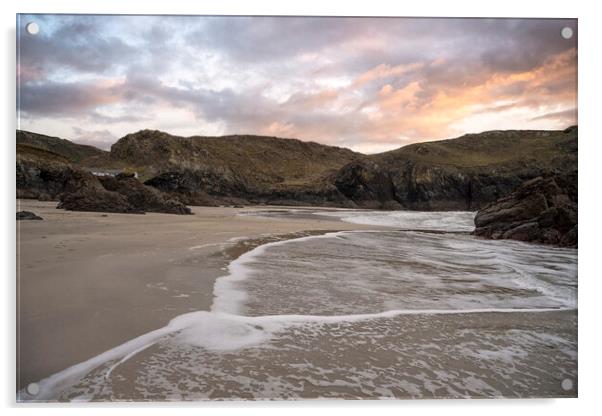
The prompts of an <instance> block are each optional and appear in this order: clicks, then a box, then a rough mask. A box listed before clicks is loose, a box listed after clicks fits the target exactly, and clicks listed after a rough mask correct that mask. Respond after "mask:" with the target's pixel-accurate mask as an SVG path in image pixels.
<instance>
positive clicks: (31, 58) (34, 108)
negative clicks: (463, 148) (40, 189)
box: [17, 15, 577, 153]
mask: <svg viewBox="0 0 602 416" xmlns="http://www.w3.org/2000/svg"><path fill="white" fill-rule="evenodd" d="M29 22H36V23H37V24H38V26H39V28H40V30H39V32H38V33H37V34H36V35H31V34H29V33H27V31H26V30H25V26H26V25H27V23H29ZM565 27H570V28H572V30H573V33H574V35H573V37H572V38H570V39H565V38H564V37H563V36H561V31H562V29H563V28H565ZM17 111H18V113H17V114H18V116H19V119H18V127H19V128H20V129H23V130H29V131H33V132H37V133H43V134H47V135H51V136H58V137H61V138H65V139H70V140H73V141H75V142H78V143H84V144H91V145H94V146H97V147H101V148H103V149H108V148H110V146H111V144H112V143H114V142H115V141H117V140H118V139H119V138H120V137H123V136H124V135H126V134H128V133H133V132H136V131H138V130H142V129H157V130H162V131H166V132H168V133H171V134H175V135H180V136H193V135H202V136H221V135H229V134H259V135H269V136H278V137H293V138H298V139H301V140H311V141H315V142H319V143H324V144H328V145H334V146H342V147H348V148H351V149H353V150H356V151H359V152H363V153H377V152H382V151H387V150H391V149H395V148H398V147H401V146H404V145H406V144H409V143H414V142H420V141H428V140H438V139H445V138H451V137H457V136H460V135H462V134H465V133H478V132H481V131H486V130H504V129H563V128H566V127H568V126H570V125H573V124H577V23H576V20H572V19H565V20H561V19H548V20H543V19H443V18H439V19H431V18H428V19H426V18H422V19H420V18H326V17H322V18H320V17H220V16H213V17H210V16H94V15H79V16H69V15H20V16H19V17H18V19H17Z"/></svg>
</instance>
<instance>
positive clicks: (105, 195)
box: [57, 170, 144, 214]
mask: <svg viewBox="0 0 602 416" xmlns="http://www.w3.org/2000/svg"><path fill="white" fill-rule="evenodd" d="M59 200H60V202H59V204H58V205H57V208H61V209H66V210H69V211H89V212H115V213H125V214H143V213H144V211H143V210H141V209H136V208H135V207H134V206H133V205H132V204H130V203H129V202H128V200H127V198H126V197H125V196H124V195H122V194H120V193H118V192H114V191H109V190H107V189H105V188H104V187H103V185H102V184H101V182H100V181H99V180H98V178H97V177H96V176H94V175H93V174H91V173H89V172H85V171H81V170H72V172H71V176H70V178H69V179H68V180H67V182H66V184H65V188H64V191H63V193H62V194H61V195H60V197H59Z"/></svg>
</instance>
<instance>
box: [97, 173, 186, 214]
mask: <svg viewBox="0 0 602 416" xmlns="http://www.w3.org/2000/svg"><path fill="white" fill-rule="evenodd" d="M99 181H100V183H101V184H102V186H103V187H104V188H105V189H106V190H107V191H112V192H117V193H119V194H121V195H123V196H124V197H125V198H126V200H127V202H128V203H129V204H130V205H131V206H132V207H133V208H134V209H135V210H139V211H143V212H160V213H166V214H180V215H183V214H192V211H191V210H190V208H188V207H187V206H186V205H184V204H182V203H181V202H180V201H177V200H175V199H172V198H170V197H169V196H167V195H165V194H163V193H162V192H160V191H158V190H157V189H155V188H152V187H150V186H146V185H144V184H143V183H141V182H140V181H139V180H138V179H136V178H134V176H133V175H132V176H129V175H122V176H119V175H117V177H111V176H102V177H99Z"/></svg>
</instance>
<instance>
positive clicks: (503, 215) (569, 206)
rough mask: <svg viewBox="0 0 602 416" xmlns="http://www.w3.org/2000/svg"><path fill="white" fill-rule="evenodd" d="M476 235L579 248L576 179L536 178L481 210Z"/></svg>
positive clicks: (477, 218) (571, 176)
mask: <svg viewBox="0 0 602 416" xmlns="http://www.w3.org/2000/svg"><path fill="white" fill-rule="evenodd" d="M475 226H476V228H475V232H474V233H475V235H477V236H481V237H486V238H492V239H507V238H508V239H513V240H520V241H531V242H538V243H545V244H556V245H560V246H566V247H576V246H577V175H576V173H574V174H570V175H560V176H552V177H545V178H544V177H537V178H535V179H532V180H529V181H526V182H525V183H523V184H522V185H521V186H520V187H519V188H518V189H517V190H516V191H515V192H512V193H511V194H509V195H507V196H505V197H503V198H500V199H498V200H497V201H496V202H494V203H493V204H491V205H489V206H487V207H485V208H483V209H482V210H480V211H479V212H478V213H477V215H476V217H475Z"/></svg>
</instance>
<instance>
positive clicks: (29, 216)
mask: <svg viewBox="0 0 602 416" xmlns="http://www.w3.org/2000/svg"><path fill="white" fill-rule="evenodd" d="M43 219H44V218H42V217H39V216H37V215H36V214H34V213H33V212H31V211H19V212H17V220H43Z"/></svg>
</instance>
